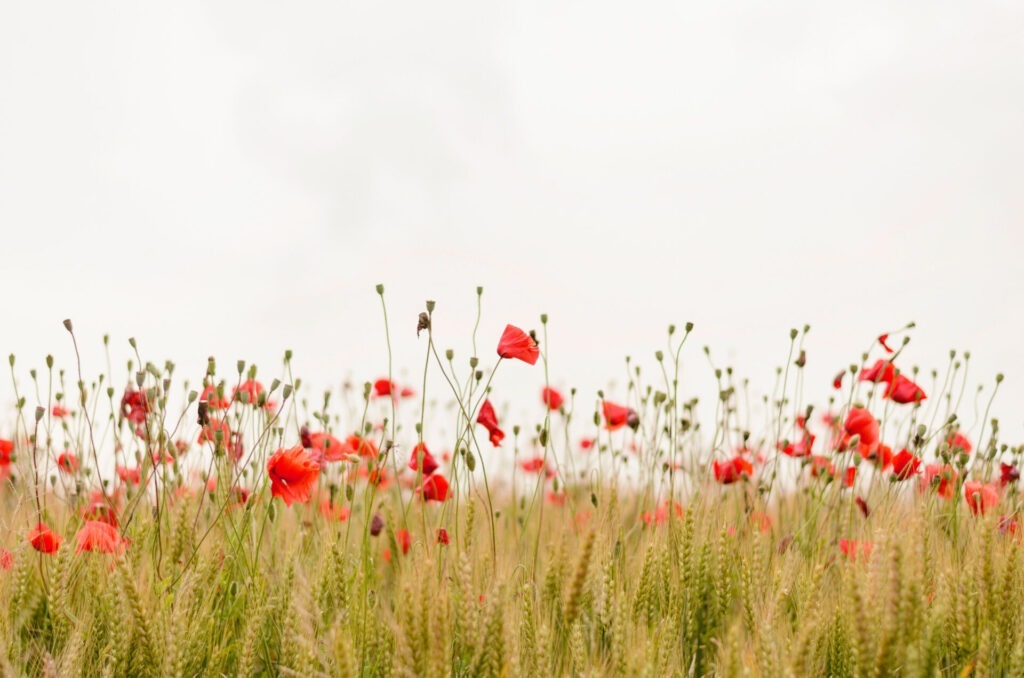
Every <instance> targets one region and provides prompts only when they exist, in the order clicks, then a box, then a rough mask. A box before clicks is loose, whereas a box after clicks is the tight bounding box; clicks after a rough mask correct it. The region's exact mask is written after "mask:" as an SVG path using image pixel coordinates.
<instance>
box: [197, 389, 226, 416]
mask: <svg viewBox="0 0 1024 678" xmlns="http://www.w3.org/2000/svg"><path fill="white" fill-rule="evenodd" d="M199 402H203V403H206V406H207V407H209V408H210V409H211V410H226V409H227V408H228V406H230V405H231V403H230V402H228V401H227V399H225V398H223V397H222V396H221V395H220V394H219V393H218V391H217V387H216V386H214V385H213V384H207V385H206V386H204V387H203V392H202V394H200V396H199Z"/></svg>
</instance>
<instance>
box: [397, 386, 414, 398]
mask: <svg viewBox="0 0 1024 678" xmlns="http://www.w3.org/2000/svg"><path fill="white" fill-rule="evenodd" d="M414 395H416V391H414V390H413V389H411V388H409V387H408V386H403V387H402V390H401V391H399V392H398V397H400V398H411V397H413V396H414Z"/></svg>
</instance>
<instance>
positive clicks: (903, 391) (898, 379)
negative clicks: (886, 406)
mask: <svg viewBox="0 0 1024 678" xmlns="http://www.w3.org/2000/svg"><path fill="white" fill-rule="evenodd" d="M882 397H884V398H889V399H890V400H892V401H893V402H894V403H900V404H906V403H919V402H921V401H922V400H925V399H926V398H927V397H928V396H926V395H925V393H924V390H923V389H922V388H921V387H920V386H918V385H917V384H915V383H914V382H912V381H911V380H910V379H907V378H906V377H904V376H903V375H902V374H897V375H896V376H895V377H893V379H892V381H891V382H889V385H888V386H887V387H886V389H885V393H883V394H882Z"/></svg>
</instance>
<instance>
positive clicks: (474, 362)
mask: <svg viewBox="0 0 1024 678" xmlns="http://www.w3.org/2000/svg"><path fill="white" fill-rule="evenodd" d="M478 364H480V361H479V360H477V357H476V356H473V357H472V358H470V359H469V367H470V369H473V370H475V369H476V366H477V365H478Z"/></svg>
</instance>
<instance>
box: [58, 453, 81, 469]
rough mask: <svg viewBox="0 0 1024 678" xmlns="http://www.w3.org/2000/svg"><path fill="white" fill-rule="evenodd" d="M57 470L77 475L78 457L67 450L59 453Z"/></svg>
mask: <svg viewBox="0 0 1024 678" xmlns="http://www.w3.org/2000/svg"><path fill="white" fill-rule="evenodd" d="M57 468H59V469H60V470H61V471H63V472H64V473H68V474H74V473H78V457H76V456H75V455H74V454H73V453H72V452H69V451H68V450H65V451H64V452H61V453H60V456H59V457H57Z"/></svg>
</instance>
